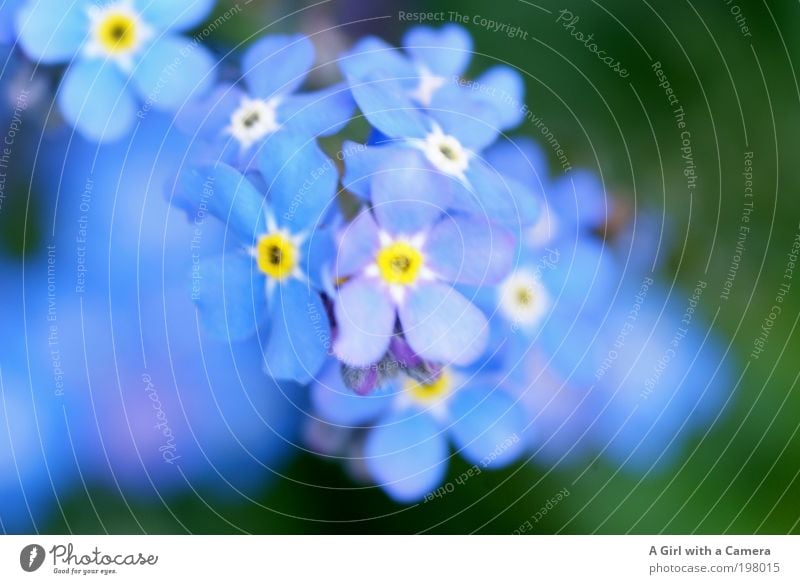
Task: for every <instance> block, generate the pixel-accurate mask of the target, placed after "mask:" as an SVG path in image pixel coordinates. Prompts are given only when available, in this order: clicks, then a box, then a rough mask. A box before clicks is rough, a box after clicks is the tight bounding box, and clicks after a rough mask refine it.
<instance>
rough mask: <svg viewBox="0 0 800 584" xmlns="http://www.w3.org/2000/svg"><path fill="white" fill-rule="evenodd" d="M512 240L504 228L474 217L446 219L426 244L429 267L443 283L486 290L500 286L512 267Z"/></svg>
mask: <svg viewBox="0 0 800 584" xmlns="http://www.w3.org/2000/svg"><path fill="white" fill-rule="evenodd" d="M515 243H516V242H515V239H514V236H513V234H512V233H511V232H510V231H509V230H508V229H506V228H504V227H501V226H500V225H498V224H496V223H492V222H491V221H486V220H484V219H479V218H477V217H474V218H470V217H460V216H451V217H446V218H445V219H443V220H442V221H441V222H439V223H438V224H437V225H436V227H434V228H433V230H432V231H431V234H430V236H429V237H428V240H427V241H426V242H425V250H426V254H425V255H426V258H428V260H429V262H430V267H431V268H432V269H433V271H434V272H436V274H437V275H438V276H439V277H441V278H442V279H443V280H447V281H448V282H458V283H460V284H471V285H475V286H487V285H493V284H497V283H499V282H500V281H501V280H502V279H503V278H504V277H505V276H506V275H508V273H509V272H510V271H511V268H512V267H513V263H514V253H515Z"/></svg>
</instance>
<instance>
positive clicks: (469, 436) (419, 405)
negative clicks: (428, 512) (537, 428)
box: [311, 365, 530, 503]
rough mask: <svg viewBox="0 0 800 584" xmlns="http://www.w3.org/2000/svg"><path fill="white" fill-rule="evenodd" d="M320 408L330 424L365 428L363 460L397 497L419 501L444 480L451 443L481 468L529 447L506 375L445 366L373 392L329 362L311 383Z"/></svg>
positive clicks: (526, 428)
mask: <svg viewBox="0 0 800 584" xmlns="http://www.w3.org/2000/svg"><path fill="white" fill-rule="evenodd" d="M311 392H312V394H311V399H312V404H313V405H314V408H315V412H316V413H317V414H318V415H319V416H320V417H321V418H322V419H323V420H324V421H326V422H328V423H329V424H333V425H336V426H342V427H346V428H351V427H356V428H357V427H366V428H367V437H366V441H365V444H364V463H365V465H366V467H367V470H368V471H369V473H370V475H371V476H372V478H373V480H374V481H375V482H376V483H377V484H378V485H379V486H380V487H381V488H382V489H384V490H385V491H386V492H387V493H388V494H389V495H390V496H391V497H392V498H393V499H395V500H397V501H399V502H404V503H407V502H413V501H416V500H419V499H421V498H423V497H424V496H425V495H426V494H427V493H430V492H431V491H433V490H434V489H436V487H437V486H439V485H440V484H441V483H442V481H443V480H444V476H445V473H446V471H447V460H448V458H449V453H448V448H447V445H448V442H450V441H452V442H453V443H454V444H455V446H456V449H457V451H458V453H459V454H461V455H462V456H463V457H464V458H465V459H467V460H468V461H469V462H471V463H473V464H475V465H478V466H480V467H481V468H482V469H483V468H501V467H503V466H507V465H508V464H511V463H512V462H513V461H514V460H516V459H517V458H518V457H519V456H520V455H521V454H522V452H523V451H524V449H525V442H526V440H527V437H526V435H527V433H528V432H530V429H529V426H530V424H529V422H528V419H527V417H526V415H525V413H524V411H523V410H522V408H521V406H520V405H519V403H518V402H517V401H516V400H514V399H513V398H512V397H511V396H510V395H509V394H508V393H506V391H505V390H504V389H503V387H502V381H501V380H500V378H493V377H487V376H485V375H484V376H481V375H475V376H472V375H469V374H466V373H465V372H463V371H461V370H459V369H458V368H445V369H443V370H442V371H441V373H440V375H439V376H438V377H437V378H435V379H431V380H428V381H425V382H421V381H416V380H413V379H411V378H404V379H402V380H400V381H399V382H397V383H393V384H389V385H387V386H385V387H384V388H382V389H381V390H379V391H377V392H376V393H374V394H371V395H368V396H359V395H355V394H353V393H352V392H350V391H349V390H348V389H347V388H345V387H344V384H343V383H342V380H341V376H340V375H339V371H338V368H337V367H335V366H333V365H331V366H329V367H326V368H325V370H324V371H323V374H322V375H321V376H320V379H319V380H317V382H315V383H314V384H313V385H312V388H311Z"/></svg>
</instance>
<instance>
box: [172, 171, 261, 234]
mask: <svg viewBox="0 0 800 584" xmlns="http://www.w3.org/2000/svg"><path fill="white" fill-rule="evenodd" d="M173 203H174V204H176V205H178V206H179V207H181V208H183V209H185V210H186V211H187V212H188V213H189V214H190V217H191V218H192V220H194V217H196V216H197V213H198V211H200V212H205V211H206V210H207V212H208V213H211V214H212V215H213V216H215V217H216V218H217V219H219V220H220V221H222V222H223V223H224V224H225V225H227V226H228V228H230V229H232V230H233V231H234V233H235V234H236V236H237V237H238V238H239V239H240V240H241V241H242V242H243V243H244V244H245V245H252V244H253V242H254V241H255V238H256V236H257V235H259V234H261V233H264V232H265V231H266V222H265V220H264V203H265V201H264V197H263V196H262V195H261V193H259V192H258V191H257V190H256V188H255V187H254V186H253V185H252V184H251V183H250V181H249V180H248V179H247V178H246V177H245V176H244V175H242V174H241V173H239V171H237V170H235V169H234V168H231V167H230V166H228V165H227V164H224V163H219V164H216V165H208V166H202V167H197V168H196V167H189V168H183V169H182V170H181V173H180V175H179V177H178V188H177V191H176V192H175V193H174V194H173Z"/></svg>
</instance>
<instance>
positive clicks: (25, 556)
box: [19, 543, 45, 572]
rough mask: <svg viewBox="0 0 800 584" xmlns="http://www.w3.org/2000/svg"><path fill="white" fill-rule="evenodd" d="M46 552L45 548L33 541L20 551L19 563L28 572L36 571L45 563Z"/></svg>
mask: <svg viewBox="0 0 800 584" xmlns="http://www.w3.org/2000/svg"><path fill="white" fill-rule="evenodd" d="M44 558H45V552H44V548H43V547H42V546H40V545H38V544H35V543H32V544H31V545H26V546H25V547H24V548H22V551H21V552H20V553H19V565H20V566H22V569H23V570H25V571H26V572H35V571H36V570H38V569H39V568H41V567H42V564H44Z"/></svg>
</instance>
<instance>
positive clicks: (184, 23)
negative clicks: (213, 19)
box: [135, 0, 216, 31]
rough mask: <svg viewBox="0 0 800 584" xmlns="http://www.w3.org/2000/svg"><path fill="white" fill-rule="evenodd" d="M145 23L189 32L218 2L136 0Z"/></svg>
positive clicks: (203, 0) (200, 0)
mask: <svg viewBox="0 0 800 584" xmlns="http://www.w3.org/2000/svg"><path fill="white" fill-rule="evenodd" d="M135 3H136V6H137V8H138V9H139V10H140V11H141V14H142V17H143V19H144V21H145V22H147V23H148V24H152V25H154V26H156V27H157V28H159V29H162V30H163V29H169V30H176V31H181V30H188V29H190V28H194V27H195V26H197V25H198V24H200V23H201V22H203V20H205V19H206V17H207V16H208V15H209V14H211V11H212V10H213V9H214V4H215V3H216V0H169V2H159V1H158V0H135Z"/></svg>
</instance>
